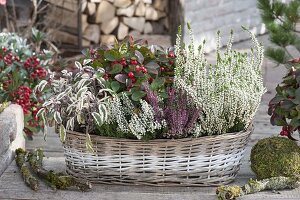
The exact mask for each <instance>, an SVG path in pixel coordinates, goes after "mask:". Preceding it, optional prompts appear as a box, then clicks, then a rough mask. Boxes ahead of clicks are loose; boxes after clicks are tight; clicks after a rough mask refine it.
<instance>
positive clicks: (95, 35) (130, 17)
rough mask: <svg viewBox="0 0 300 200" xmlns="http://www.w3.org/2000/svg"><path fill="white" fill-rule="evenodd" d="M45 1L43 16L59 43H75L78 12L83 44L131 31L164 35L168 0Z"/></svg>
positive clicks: (92, 43)
mask: <svg viewBox="0 0 300 200" xmlns="http://www.w3.org/2000/svg"><path fill="white" fill-rule="evenodd" d="M46 1H47V2H48V3H50V4H49V5H50V6H48V7H49V9H50V12H49V14H48V15H47V16H46V18H47V21H48V24H52V25H53V26H52V27H53V28H50V30H49V31H48V32H49V33H50V35H52V36H53V39H54V40H59V42H61V43H66V44H73V45H78V41H79V40H78V36H79V34H78V32H79V31H78V29H79V28H80V26H79V23H78V13H80V15H79V16H80V19H81V32H82V40H81V43H82V46H90V45H95V44H100V43H112V42H114V41H115V39H118V40H122V39H123V38H124V37H125V36H127V35H128V34H131V33H133V34H134V35H137V34H140V35H145V34H149V35H152V34H155V35H164V34H167V33H168V29H169V22H168V0H81V1H80V0H61V1H57V0H46ZM78 1H79V2H78ZM80 4H81V5H80ZM79 10H80V11H79ZM78 11H79V12H78Z"/></svg>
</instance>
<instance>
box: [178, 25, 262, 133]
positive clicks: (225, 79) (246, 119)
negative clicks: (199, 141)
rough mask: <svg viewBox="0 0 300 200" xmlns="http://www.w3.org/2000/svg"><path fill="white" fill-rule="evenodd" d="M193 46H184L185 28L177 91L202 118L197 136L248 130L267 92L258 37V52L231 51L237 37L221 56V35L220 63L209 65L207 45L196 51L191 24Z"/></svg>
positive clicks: (179, 49) (197, 125)
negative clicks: (188, 99) (188, 100)
mask: <svg viewBox="0 0 300 200" xmlns="http://www.w3.org/2000/svg"><path fill="white" fill-rule="evenodd" d="M188 29H189V34H190V44H189V45H188V47H185V45H183V44H182V41H181V28H179V33H178V35H177V40H176V45H175V49H176V50H175V55H176V56H177V57H176V68H175V81H174V83H175V87H176V88H178V89H181V90H183V91H185V92H187V94H188V96H189V97H190V100H191V102H193V103H195V105H196V107H197V108H198V109H201V111H202V114H201V117H200V119H199V120H198V122H197V124H196V128H195V130H194V131H195V136H197V137H198V136H203V135H215V134H224V133H226V132H232V131H241V130H243V129H246V128H247V127H248V126H249V125H250V123H251V121H252V119H253V117H254V114H255V112H256V110H257V108H258V106H259V103H260V101H261V97H262V95H263V94H264V92H265V87H264V85H263V80H262V70H261V66H262V63H263V53H264V51H263V46H262V45H261V44H260V43H258V41H257V39H256V38H255V36H254V34H252V33H251V32H250V31H248V30H247V31H248V32H249V33H250V36H251V38H252V41H253V43H254V45H255V50H253V49H252V50H251V52H250V53H241V52H237V51H234V50H232V49H231V46H232V41H233V33H231V37H230V39H229V41H228V44H227V49H226V50H225V52H224V53H223V54H221V52H220V33H219V32H218V34H217V51H216V54H217V55H216V56H217V61H216V64H215V65H210V64H208V62H207V60H206V59H205V57H204V52H203V48H204V44H205V42H203V44H202V45H200V46H199V48H198V50H196V49H195V46H194V41H193V33H192V30H191V28H190V26H189V24H188Z"/></svg>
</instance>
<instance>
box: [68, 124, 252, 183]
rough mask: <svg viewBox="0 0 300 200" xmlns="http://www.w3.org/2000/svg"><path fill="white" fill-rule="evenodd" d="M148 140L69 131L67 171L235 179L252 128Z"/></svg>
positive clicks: (140, 179)
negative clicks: (88, 135)
mask: <svg viewBox="0 0 300 200" xmlns="http://www.w3.org/2000/svg"><path fill="white" fill-rule="evenodd" d="M252 129H253V128H252V126H251V128H249V129H248V130H247V131H244V132H237V133H229V134H224V135H219V136H207V137H200V138H185V139H177V140H168V139H158V140H150V141H149V142H145V141H139V140H129V139H117V138H107V137H102V136H95V135H91V138H92V142H93V146H94V150H95V153H94V154H91V153H89V152H88V151H87V150H86V146H85V139H86V138H85V134H82V133H77V132H71V131H69V132H68V133H67V137H66V142H65V145H64V149H65V157H66V164H67V173H69V174H71V175H73V176H74V177H77V178H84V179H88V180H90V181H91V182H94V183H109V184H144V185H155V186H160V185H163V186H172V185H176V186H211V185H220V184H227V183H229V182H231V181H233V180H234V178H235V176H236V174H237V172H238V170H239V166H240V164H241V159H242V157H243V154H244V152H245V146H246V144H247V142H248V139H249V136H250V134H251V132H252Z"/></svg>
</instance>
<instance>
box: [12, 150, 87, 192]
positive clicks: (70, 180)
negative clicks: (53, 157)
mask: <svg viewBox="0 0 300 200" xmlns="http://www.w3.org/2000/svg"><path fill="white" fill-rule="evenodd" d="M17 151H19V152H21V151H22V152H24V155H25V154H26V152H25V151H24V150H22V149H18V150H17ZM43 157H44V153H43V151H42V150H41V149H37V150H35V151H34V152H29V153H28V162H29V165H30V168H31V170H32V171H33V172H34V173H35V174H36V175H37V176H38V177H39V178H41V179H42V180H44V181H45V182H46V183H47V184H48V185H49V186H50V187H51V188H53V189H55V190H56V189H61V190H65V189H68V188H70V187H76V188H78V189H79V190H81V191H87V190H89V189H91V184H90V182H89V181H79V180H77V179H75V178H74V177H72V176H67V175H64V174H61V173H55V172H54V171H52V170H50V171H48V170H46V169H44V168H43ZM23 162H25V158H24V160H23Z"/></svg>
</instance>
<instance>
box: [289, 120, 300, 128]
mask: <svg viewBox="0 0 300 200" xmlns="http://www.w3.org/2000/svg"><path fill="white" fill-rule="evenodd" d="M290 125H291V126H292V127H293V128H298V126H300V120H299V119H297V118H293V119H292V120H291V122H290Z"/></svg>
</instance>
